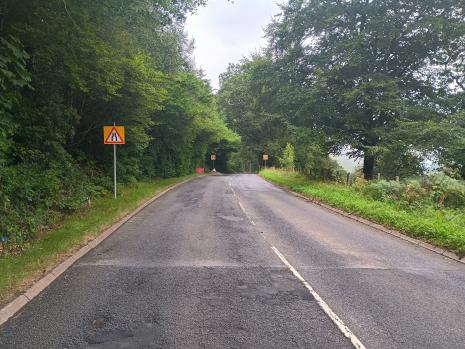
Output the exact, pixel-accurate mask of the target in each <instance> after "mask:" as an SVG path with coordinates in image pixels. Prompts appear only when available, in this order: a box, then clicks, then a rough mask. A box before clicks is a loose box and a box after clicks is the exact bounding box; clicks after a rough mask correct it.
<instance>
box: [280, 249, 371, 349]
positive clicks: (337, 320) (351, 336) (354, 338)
mask: <svg viewBox="0 0 465 349" xmlns="http://www.w3.org/2000/svg"><path fill="white" fill-rule="evenodd" d="M271 249H272V250H273V251H274V253H276V255H277V256H278V257H279V259H281V261H282V262H283V263H284V264H285V265H286V266H287V267H288V269H289V270H290V271H291V272H292V274H294V276H295V277H296V278H297V279H298V280H299V281H300V282H302V283H303V284H304V286H305V287H306V288H307V290H308V291H309V292H310V294H311V295H312V296H313V298H315V300H316V302H317V303H318V305H319V306H320V308H321V309H322V310H323V311H324V312H325V313H326V315H328V317H329V318H330V319H331V321H332V322H334V324H335V325H336V326H337V327H338V328H339V330H340V331H341V332H342V334H343V335H344V336H346V337H347V338H348V339H350V341H351V342H352V344H353V346H354V347H355V348H357V349H366V348H365V346H364V345H363V344H362V342H360V340H359V339H358V338H357V336H356V335H355V334H353V333H352V331H351V330H350V329H349V328H348V327H347V326H346V325H345V324H344V322H343V321H342V320H341V319H340V318H339V316H337V315H336V313H335V312H334V311H333V310H332V309H331V308H330V307H329V305H328V304H327V303H326V302H325V301H324V300H323V299H322V298H321V297H320V295H319V294H318V293H316V291H315V290H314V289H313V287H312V286H310V284H309V283H308V282H307V281H306V280H305V279H304V278H303V277H302V275H300V274H299V272H298V271H297V270H296V269H295V268H294V267H293V266H292V265H291V264H290V263H289V262H288V261H287V259H286V258H285V257H284V256H283V255H282V253H281V252H279V250H278V249H277V248H276V247H274V246H271Z"/></svg>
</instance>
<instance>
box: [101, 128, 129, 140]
mask: <svg viewBox="0 0 465 349" xmlns="http://www.w3.org/2000/svg"><path fill="white" fill-rule="evenodd" d="M124 136H125V135H124V126H104V127H103V142H104V143H105V144H126V139H125V138H124Z"/></svg>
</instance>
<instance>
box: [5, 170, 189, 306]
mask: <svg viewBox="0 0 465 349" xmlns="http://www.w3.org/2000/svg"><path fill="white" fill-rule="evenodd" d="M190 177H193V176H186V177H180V178H169V179H162V180H158V181H154V182H140V183H138V184H135V185H131V186H127V187H123V188H121V189H120V190H119V197H118V200H114V199H113V197H112V196H111V195H109V196H106V197H101V198H98V199H96V200H95V201H94V202H93V203H92V208H88V209H83V210H81V211H78V212H76V213H74V214H72V215H70V216H68V217H67V218H65V220H64V221H63V222H62V223H61V224H60V226H59V227H57V228H54V229H52V230H50V231H49V232H48V233H47V234H46V235H45V236H43V237H42V238H40V239H38V240H37V241H35V242H34V243H33V244H32V246H31V248H29V249H28V250H27V251H26V252H24V253H23V254H21V255H6V256H2V257H0V304H5V303H6V302H8V301H9V300H11V299H12V298H13V297H14V296H16V295H18V294H19V293H21V292H22V291H24V290H25V288H26V287H27V286H28V285H30V284H31V282H32V281H33V280H35V279H37V278H39V277H41V276H42V275H43V274H44V273H45V272H47V271H48V270H50V269H51V268H52V267H53V266H54V265H55V264H56V263H57V262H58V261H60V260H61V259H63V258H64V257H65V256H67V255H69V254H71V253H72V252H74V251H76V250H77V249H78V248H79V247H80V246H82V245H84V244H86V243H87V242H89V241H90V240H92V239H93V238H95V237H96V236H97V235H98V234H99V233H101V232H102V231H103V230H104V229H105V228H107V227H108V226H110V225H112V224H113V223H116V222H117V221H118V220H120V219H121V218H122V217H124V216H125V215H127V214H128V213H130V212H131V211H133V210H134V209H135V208H137V207H138V206H139V205H140V204H142V203H143V202H145V201H147V200H148V199H150V198H151V197H153V196H155V195H156V194H157V193H159V192H161V191H162V190H164V189H166V188H168V187H170V186H172V185H174V184H176V183H179V182H181V181H183V180H186V179H188V178H190Z"/></svg>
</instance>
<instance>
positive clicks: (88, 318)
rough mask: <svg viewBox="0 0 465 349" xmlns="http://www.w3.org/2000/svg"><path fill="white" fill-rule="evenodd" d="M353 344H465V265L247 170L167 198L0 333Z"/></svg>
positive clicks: (99, 339)
mask: <svg viewBox="0 0 465 349" xmlns="http://www.w3.org/2000/svg"><path fill="white" fill-rule="evenodd" d="M328 314H329V315H328ZM338 319H340V320H341V321H343V322H344V324H345V325H346V327H344V326H343V325H342V324H341V323H340V322H338V321H339V320H338ZM337 324H338V325H339V326H338V325H337ZM341 329H342V330H341ZM349 331H350V332H349ZM351 335H352V337H350V336H351ZM357 340H359V342H357ZM354 343H355V345H361V347H362V348H363V346H365V347H366V348H434V349H439V348H448V349H449V348H464V347H465V266H464V265H462V264H459V263H457V262H454V261H452V260H449V259H447V258H445V257H442V256H439V255H437V254H434V253H432V252H429V251H427V250H425V249H423V248H421V247H417V246H415V245H413V244H410V243H408V242H406V241H403V240H400V239H398V238H395V237H393V236H390V235H387V234H385V233H383V232H380V231H377V230H375V229H373V228H370V227H368V226H365V225H363V224H360V223H358V222H355V221H352V220H350V219H348V218H345V217H343V216H340V215H337V214H335V213H332V212H329V211H327V210H325V209H323V208H321V207H318V206H315V205H313V204H310V203H307V202H305V201H303V200H301V199H299V198H296V197H294V196H292V195H290V194H288V193H285V192H283V191H282V190H280V189H277V188H275V187H274V186H272V185H271V184H269V183H267V182H265V181H264V180H262V179H260V178H259V177H258V176H255V175H236V176H215V177H202V178H198V179H195V180H193V181H191V182H189V183H186V184H184V185H182V186H180V187H179V188H177V189H175V190H173V191H171V192H169V193H168V194H166V195H165V196H163V197H162V198H160V199H159V200H157V201H155V202H154V203H153V204H151V205H150V206H148V207H147V208H146V209H144V210H143V211H142V212H140V213H139V214H138V215H137V216H135V217H134V218H133V219H132V220H131V221H130V222H128V223H126V224H125V225H124V226H122V227H121V228H120V229H119V230H118V231H117V232H115V233H114V234H113V235H112V236H111V237H109V238H108V239H107V240H105V241H104V242H103V243H102V244H101V245H100V246H98V247H97V248H96V249H94V250H93V251H92V252H90V253H89V254H87V255H86V256H85V257H84V258H82V259H80V260H79V261H78V262H77V263H76V264H75V265H74V266H73V267H71V268H70V269H69V270H68V271H67V272H65V273H64V274H62V275H61V277H60V278H59V279H57V280H56V281H55V282H54V283H53V284H52V285H51V286H50V287H49V288H47V289H46V290H45V291H44V292H43V293H41V295H40V296H39V297H37V298H35V299H34V300H33V301H32V302H30V303H29V304H28V305H27V306H26V307H24V308H23V310H22V311H21V312H20V313H19V314H17V315H16V316H15V317H14V318H12V319H11V320H10V321H8V322H7V323H6V324H4V325H3V326H2V327H0V348H2V349H3V348H266V349H270V348H279V349H284V348H330V349H333V348H353V347H354Z"/></svg>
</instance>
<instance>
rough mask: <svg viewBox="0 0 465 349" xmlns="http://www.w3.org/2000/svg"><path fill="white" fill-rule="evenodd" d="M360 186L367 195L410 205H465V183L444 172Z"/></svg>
mask: <svg viewBox="0 0 465 349" xmlns="http://www.w3.org/2000/svg"><path fill="white" fill-rule="evenodd" d="M359 187H361V191H363V192H364V193H365V194H366V195H368V196H370V197H372V198H373V199H376V200H382V201H392V200H396V201H400V202H401V203H405V204H407V205H410V206H414V205H415V206H418V205H428V204H429V205H438V206H439V207H447V208H462V207H465V183H464V182H463V181H459V180H456V179H453V178H451V177H449V176H447V175H446V174H444V173H442V172H439V173H435V174H433V175H431V176H429V177H424V178H423V180H418V179H408V180H405V181H403V182H397V181H385V180H381V181H374V182H370V183H368V184H366V185H365V186H363V185H362V186H360V185H359Z"/></svg>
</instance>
